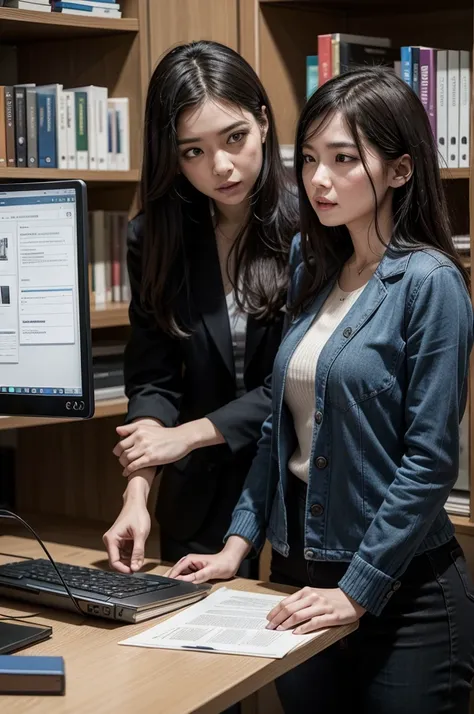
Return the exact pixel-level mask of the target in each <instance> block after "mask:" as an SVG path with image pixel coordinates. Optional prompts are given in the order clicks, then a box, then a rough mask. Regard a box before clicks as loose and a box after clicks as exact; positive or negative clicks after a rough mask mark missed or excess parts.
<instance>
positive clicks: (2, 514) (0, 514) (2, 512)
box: [0, 508, 85, 617]
mask: <svg viewBox="0 0 474 714" xmlns="http://www.w3.org/2000/svg"><path fill="white" fill-rule="evenodd" d="M0 518H14V519H16V520H17V521H19V522H20V523H21V524H22V525H23V526H25V528H27V529H28V530H29V531H30V532H31V533H33V535H34V537H35V538H36V540H37V541H38V543H39V544H40V546H41V547H42V549H43V550H44V552H45V553H46V555H47V556H48V559H49V561H50V562H51V565H52V566H53V568H54V569H55V571H56V573H57V574H58V577H59V579H60V580H61V582H62V584H63V585H64V588H65V590H66V592H67V594H68V595H69V597H70V598H71V600H72V602H73V604H74V607H75V608H76V610H77V611H78V612H79V613H80V614H81V616H82V617H84V615H85V613H84V612H83V610H82V608H81V606H80V605H79V601H78V600H77V598H76V597H75V596H74V595H73V594H72V592H71V591H70V589H69V585H68V584H67V583H66V581H65V580H64V578H63V576H62V575H61V573H60V571H59V568H58V566H57V565H56V563H55V562H54V560H53V558H52V557H51V555H50V554H49V551H48V549H47V548H46V546H45V544H44V543H43V541H42V540H41V538H40V537H39V535H38V534H37V533H36V531H35V530H34V529H33V528H32V527H31V526H30V525H29V524H28V523H27V522H26V521H24V520H23V518H21V516H17V514H16V513H13V512H12V511H8V510H6V509H4V508H0ZM13 557H15V558H16V557H17V556H13ZM32 560H34V558H32Z"/></svg>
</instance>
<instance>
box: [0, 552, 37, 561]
mask: <svg viewBox="0 0 474 714" xmlns="http://www.w3.org/2000/svg"><path fill="white" fill-rule="evenodd" d="M0 555H3V556H5V558H21V559H22V560H34V558H31V556H29V555H15V554H14V553H0Z"/></svg>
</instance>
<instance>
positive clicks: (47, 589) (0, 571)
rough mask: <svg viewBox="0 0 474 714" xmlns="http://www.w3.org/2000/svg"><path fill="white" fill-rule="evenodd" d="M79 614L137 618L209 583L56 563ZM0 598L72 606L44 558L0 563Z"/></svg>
mask: <svg viewBox="0 0 474 714" xmlns="http://www.w3.org/2000/svg"><path fill="white" fill-rule="evenodd" d="M56 565H57V567H58V568H59V571H60V573H61V575H62V576H63V578H64V580H65V582H66V584H67V586H68V587H69V589H70V591H71V593H72V595H73V596H74V598H75V600H76V603H77V605H78V606H79V608H80V610H81V611H82V612H83V613H84V615H92V616H96V617H101V618H106V619H108V620H116V621H117V622H142V621H143V620H148V619H150V618H151V617H157V616H159V615H164V614H165V613H167V612H171V611H172V610H177V609H178V608H180V607H184V606H185V605H190V604H191V603H193V602H196V601H197V600H201V599H202V598H203V597H205V596H206V595H207V594H208V593H209V590H210V589H211V585H209V584H203V585H194V584H193V583H187V582H184V581H182V580H174V579H172V578H165V577H163V576H161V575H149V574H146V573H134V574H133V575H125V574H122V573H117V572H109V571H104V570H98V569H97V568H85V567H81V566H78V565H68V564H66V563H56ZM0 597H5V598H12V599H14V600H23V601H25V602H31V603H34V605H35V606H36V605H38V606H39V605H46V606H48V607H55V608H60V609H66V610H74V611H77V608H76V607H75V605H74V603H73V601H72V600H71V598H70V597H69V595H68V593H67V591H66V589H65V587H64V585H63V584H62V583H61V579H60V578H59V576H58V574H57V572H56V571H55V569H54V568H53V566H52V565H51V563H50V561H49V560H46V559H44V560H43V559H40V558H38V559H34V560H22V561H20V562H18V561H14V562H11V563H5V564H4V565H0Z"/></svg>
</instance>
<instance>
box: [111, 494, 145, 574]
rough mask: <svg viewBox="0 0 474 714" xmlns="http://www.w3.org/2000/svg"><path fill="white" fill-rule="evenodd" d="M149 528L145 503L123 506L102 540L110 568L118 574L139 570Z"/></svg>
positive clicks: (143, 556)
mask: <svg viewBox="0 0 474 714" xmlns="http://www.w3.org/2000/svg"><path fill="white" fill-rule="evenodd" d="M150 527H151V521H150V514H149V513H148V509H147V507H146V502H145V501H143V502H142V503H139V502H133V503H126V504H125V505H124V507H123V508H122V510H121V511H120V513H119V515H118V517H117V520H116V521H115V523H114V524H113V526H111V528H109V530H108V531H107V533H104V535H103V538H102V540H103V541H104V544H105V547H106V548H107V554H108V556H109V563H110V565H111V567H112V568H114V569H115V570H118V571H119V572H120V573H134V572H136V571H137V570H140V568H141V567H142V565H143V560H144V558H145V543H146V539H147V538H148V536H149V534H150Z"/></svg>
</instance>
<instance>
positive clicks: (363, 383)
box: [226, 236, 473, 614]
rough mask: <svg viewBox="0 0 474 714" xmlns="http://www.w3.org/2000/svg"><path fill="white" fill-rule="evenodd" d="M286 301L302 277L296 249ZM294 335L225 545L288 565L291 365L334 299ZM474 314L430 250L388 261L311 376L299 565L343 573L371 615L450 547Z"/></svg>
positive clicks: (457, 279)
mask: <svg viewBox="0 0 474 714" xmlns="http://www.w3.org/2000/svg"><path fill="white" fill-rule="evenodd" d="M291 262H292V274H293V278H292V285H291V289H290V295H291V294H295V289H297V286H298V280H299V277H300V276H301V271H302V270H303V264H302V259H301V253H300V237H299V236H297V237H296V238H295V239H294V241H293V246H292V252H291ZM334 281H335V278H334V279H333V280H332V281H330V282H329V283H328V285H327V286H326V287H325V288H324V289H323V290H322V291H321V293H320V294H319V295H318V296H317V297H316V299H315V300H314V302H313V304H312V306H311V307H310V308H309V309H307V310H305V311H304V312H303V313H302V314H301V315H300V316H299V317H298V318H297V319H296V320H295V321H293V322H292V323H291V324H290V326H289V329H288V331H287V333H286V335H285V337H284V338H283V341H282V344H281V346H280V349H279V352H278V354H277V357H276V360H275V364H274V369H273V377H272V380H273V382H272V384H273V387H272V389H273V402H272V414H271V415H270V417H269V418H268V419H267V421H266V422H265V423H264V425H263V427H262V436H261V439H260V441H259V448H258V453H257V455H256V457H255V460H254V462H253V465H252V468H251V470H250V472H249V474H248V477H247V480H246V482H245V485H244V490H243V492H242V496H241V498H240V500H239V502H238V504H237V506H236V508H235V510H234V513H233V518H232V524H231V527H230V529H229V531H228V533H227V535H226V538H227V537H228V536H229V535H233V534H237V535H240V536H243V537H244V538H246V539H248V540H249V541H250V542H251V543H252V544H253V546H254V548H255V550H257V551H258V550H259V549H260V548H261V547H262V545H263V542H264V538H265V534H266V536H267V538H268V539H269V540H270V542H271V544H272V546H273V548H274V549H275V550H277V551H278V552H279V553H281V554H282V555H284V556H288V554H289V546H288V535H287V514H286V506H285V493H286V490H287V484H288V479H289V471H288V460H289V458H290V457H291V455H292V454H293V452H294V450H295V447H296V434H295V431H294V426H293V420H292V417H291V414H290V412H289V409H288V407H287V406H286V404H285V402H284V391H285V380H286V375H287V370H288V363H289V361H290V359H291V356H292V354H293V352H294V351H295V349H296V347H297V345H298V344H299V342H300V341H301V339H302V338H303V336H304V335H305V333H306V332H307V330H308V329H309V327H310V325H311V323H312V321H313V320H314V318H315V317H316V315H317V314H318V312H319V310H320V309H321V306H322V305H323V303H324V301H325V299H326V298H327V296H328V294H329V292H330V291H331V289H332V287H333V285H334ZM472 342H473V311H472V305H471V301H470V298H469V295H468V292H467V290H466V288H465V286H464V282H463V280H462V277H461V275H460V274H459V271H458V270H457V269H456V268H455V266H454V265H453V264H452V262H451V261H450V260H449V259H448V258H446V257H445V256H443V255H442V254H441V253H439V252H437V251H435V250H423V251H420V252H409V253H400V252H397V253H395V252H394V251H390V252H389V251H387V253H386V254H385V256H384V258H383V260H382V261H381V263H380V264H379V267H378V268H377V270H376V272H375V274H374V275H373V277H372V278H371V280H370V281H369V283H368V284H367V286H366V288H365V290H364V291H363V292H362V294H361V295H360V297H359V298H358V300H357V301H356V302H355V303H354V305H353V306H352V307H351V308H350V310H349V312H348V313H347V315H346V316H345V318H344V319H343V320H342V322H341V323H340V324H339V326H338V327H337V329H336V330H335V332H334V333H333V334H332V336H331V337H330V339H329V341H328V342H327V343H326V345H325V346H324V348H323V350H322V352H321V355H320V357H319V361H318V364H317V371H316V386H315V417H314V420H313V440H312V453H311V459H310V472H309V479H308V495H307V504H306V527H305V533H304V540H305V552H304V555H305V558H306V559H307V560H324V561H350V564H349V567H348V569H347V571H346V573H345V575H344V576H343V578H342V580H341V581H340V583H339V585H340V587H341V589H342V590H343V591H344V592H345V593H346V594H347V595H349V596H351V597H352V598H354V600H356V601H357V602H358V603H359V604H360V605H362V606H363V607H365V608H366V609H367V610H368V611H369V612H372V613H373V614H379V613H380V612H381V611H382V609H383V607H384V605H385V604H386V602H387V600H388V599H389V598H390V597H391V595H392V594H393V592H394V591H395V590H397V589H398V588H399V587H400V582H399V580H398V578H399V577H400V575H401V574H402V573H403V572H404V571H405V569H406V568H407V566H408V564H409V562H410V560H411V559H412V558H413V556H414V555H417V554H420V553H422V552H424V551H426V550H429V549H431V548H435V547H436V546H438V545H441V544H443V543H445V542H446V541H447V540H449V539H450V538H451V536H452V535H453V527H452V524H451V522H450V520H449V518H448V516H447V514H446V511H445V510H444V504H445V501H446V499H447V497H448V495H449V492H450V490H451V488H452V486H453V484H454V482H455V480H456V478H457V473H458V458H459V422H460V420H461V417H462V414H463V412H464V409H465V406H466V393H467V375H468V364H469V354H470V352H471V347H472Z"/></svg>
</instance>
